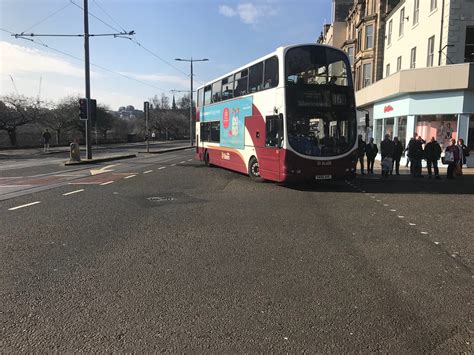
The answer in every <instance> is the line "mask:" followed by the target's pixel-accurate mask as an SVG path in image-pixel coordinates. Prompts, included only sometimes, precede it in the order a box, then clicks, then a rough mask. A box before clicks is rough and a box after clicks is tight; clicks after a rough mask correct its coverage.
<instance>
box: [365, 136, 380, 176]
mask: <svg viewBox="0 0 474 355" xmlns="http://www.w3.org/2000/svg"><path fill="white" fill-rule="evenodd" d="M378 152H379V149H378V148H377V144H375V143H374V139H373V138H370V141H369V143H368V144H367V145H366V146H365V155H366V156H367V172H368V173H369V174H373V173H374V162H375V157H376V156H377V153H378Z"/></svg>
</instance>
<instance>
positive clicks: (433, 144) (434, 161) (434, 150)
mask: <svg viewBox="0 0 474 355" xmlns="http://www.w3.org/2000/svg"><path fill="white" fill-rule="evenodd" d="M425 157H426V167H427V168H428V178H429V179H431V167H433V169H434V174H435V178H436V179H441V177H440V176H439V169H438V160H439V158H440V157H441V146H440V145H439V143H438V142H437V141H436V139H435V137H431V141H429V142H428V143H427V144H426V145H425Z"/></svg>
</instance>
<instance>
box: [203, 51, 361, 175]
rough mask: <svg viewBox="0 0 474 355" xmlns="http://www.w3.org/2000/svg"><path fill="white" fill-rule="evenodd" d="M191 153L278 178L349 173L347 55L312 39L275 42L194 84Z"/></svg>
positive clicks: (352, 145) (351, 136)
mask: <svg viewBox="0 0 474 355" xmlns="http://www.w3.org/2000/svg"><path fill="white" fill-rule="evenodd" d="M196 111H197V112H196V156H197V158H198V159H200V160H201V161H204V162H205V163H206V164H207V165H209V164H212V165H216V166H221V167H224V168H227V169H231V170H235V171H238V172H241V173H245V174H249V176H250V177H252V178H255V179H260V178H261V179H266V180H271V181H277V182H286V181H299V180H308V179H311V180H319V179H337V178H351V177H353V176H354V175H355V164H356V160H357V158H356V154H357V153H356V147H357V139H356V137H357V122H356V109H355V99H354V87H353V83H352V76H351V70H350V65H349V60H348V58H347V56H346V54H345V53H344V52H342V51H341V50H339V49H336V48H332V47H329V46H324V45H318V44H304V45H295V46H288V47H280V48H278V49H277V50H276V51H275V52H273V53H271V54H268V55H266V56H264V57H262V58H260V59H258V60H256V61H254V62H252V63H250V64H248V65H246V66H243V67H241V68H239V69H237V70H235V71H233V72H231V73H229V74H227V75H224V76H222V77H220V78H218V79H216V80H213V81H212V82H209V83H207V84H206V85H204V86H202V87H200V88H198V94H197V109H196Z"/></svg>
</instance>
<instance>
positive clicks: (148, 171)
mask: <svg viewBox="0 0 474 355" xmlns="http://www.w3.org/2000/svg"><path fill="white" fill-rule="evenodd" d="M152 172H153V170H147V171H144V172H143V174H149V173H152Z"/></svg>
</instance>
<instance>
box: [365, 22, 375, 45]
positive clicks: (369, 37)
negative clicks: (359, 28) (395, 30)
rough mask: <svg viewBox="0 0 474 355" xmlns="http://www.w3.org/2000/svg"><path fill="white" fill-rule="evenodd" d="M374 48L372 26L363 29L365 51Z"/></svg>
mask: <svg viewBox="0 0 474 355" xmlns="http://www.w3.org/2000/svg"><path fill="white" fill-rule="evenodd" d="M373 46H374V25H368V26H366V27H365V49H370V48H372V47H373Z"/></svg>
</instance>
